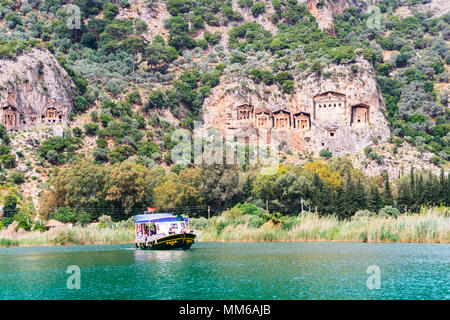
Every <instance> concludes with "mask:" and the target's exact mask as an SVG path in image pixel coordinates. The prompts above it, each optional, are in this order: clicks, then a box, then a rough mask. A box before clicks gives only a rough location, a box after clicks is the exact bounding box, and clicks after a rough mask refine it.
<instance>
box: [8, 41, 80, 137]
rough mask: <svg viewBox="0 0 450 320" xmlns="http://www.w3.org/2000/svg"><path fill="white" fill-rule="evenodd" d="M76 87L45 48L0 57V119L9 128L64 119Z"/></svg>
mask: <svg viewBox="0 0 450 320" xmlns="http://www.w3.org/2000/svg"><path fill="white" fill-rule="evenodd" d="M75 90H76V89H75V86H74V84H73V82H72V80H71V79H70V77H69V76H68V75H67V72H66V71H65V70H64V69H63V68H62V67H61V66H60V65H59V64H58V62H57V61H56V59H55V57H54V56H53V55H52V54H51V53H50V52H49V51H47V50H42V49H31V50H30V51H28V52H24V53H23V54H21V55H19V56H18V57H17V58H16V59H2V60H0V119H1V121H2V122H1V123H2V124H3V125H4V126H5V127H6V128H7V129H8V130H10V131H21V130H24V129H34V128H39V127H42V126H44V125H49V124H50V125H54V124H61V123H65V122H67V119H68V115H69V113H70V111H71V110H72V108H73V101H72V99H73V96H74V93H75Z"/></svg>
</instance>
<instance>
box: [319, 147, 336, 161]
mask: <svg viewBox="0 0 450 320" xmlns="http://www.w3.org/2000/svg"><path fill="white" fill-rule="evenodd" d="M319 155H320V156H321V157H322V158H326V159H329V158H331V157H332V156H333V154H332V153H331V151H330V150H328V149H322V150H320V153H319Z"/></svg>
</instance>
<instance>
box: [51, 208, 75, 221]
mask: <svg viewBox="0 0 450 320" xmlns="http://www.w3.org/2000/svg"><path fill="white" fill-rule="evenodd" d="M51 217H52V219H55V220H58V221H59V222H63V223H67V222H72V223H75V222H76V217H77V214H76V213H75V212H73V211H72V210H70V207H61V208H58V210H56V211H55V212H54V213H53V214H52V215H51Z"/></svg>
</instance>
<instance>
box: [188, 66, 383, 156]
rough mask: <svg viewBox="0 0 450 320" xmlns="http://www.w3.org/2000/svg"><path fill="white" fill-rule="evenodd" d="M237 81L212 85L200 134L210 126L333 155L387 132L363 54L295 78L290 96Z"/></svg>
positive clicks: (252, 138) (288, 147)
mask: <svg viewBox="0 0 450 320" xmlns="http://www.w3.org/2000/svg"><path fill="white" fill-rule="evenodd" d="M355 70H356V73H355ZM240 81H241V79H239V78H238V77H233V76H230V77H228V78H225V79H222V80H221V84H220V85H219V86H218V87H216V88H214V89H213V92H212V94H211V95H210V96H209V97H208V98H207V99H206V100H205V103H204V106H203V119H204V124H203V126H202V127H201V128H199V129H198V130H197V131H198V133H199V134H203V135H205V134H206V129H208V128H215V129H218V130H219V131H220V132H221V133H222V134H223V135H224V136H225V137H227V138H229V137H233V136H234V137H241V138H242V137H244V139H247V140H248V141H249V142H250V143H255V142H256V143H258V144H260V145H261V144H264V143H266V144H271V143H272V142H271V141H273V139H278V142H279V144H280V147H281V150H284V151H288V150H290V151H292V152H300V151H304V152H314V153H315V154H318V153H319V152H320V150H322V149H328V150H330V151H331V152H333V155H343V154H348V153H356V152H361V151H362V150H363V149H364V147H366V146H368V145H371V144H373V143H374V142H377V143H379V142H384V141H387V140H388V138H389V136H390V130H389V127H388V122H387V120H386V117H385V115H384V113H383V110H384V105H383V101H382V98H381V94H380V93H379V91H378V89H377V85H376V81H375V75H374V71H373V68H372V66H371V65H370V64H369V63H368V62H367V61H366V60H364V59H362V58H359V59H358V60H357V62H356V63H355V64H349V65H330V66H328V67H326V68H325V69H324V70H323V71H322V74H321V75H320V76H319V75H316V74H311V75H309V76H307V77H306V78H305V79H296V84H297V86H296V88H295V92H294V93H293V94H289V95H285V94H283V93H282V92H280V90H279V89H278V88H277V87H276V86H271V87H267V86H266V87H265V86H264V85H256V84H254V83H253V82H252V81H251V80H249V81H248V87H243V86H242V85H240ZM246 137H248V138H246Z"/></svg>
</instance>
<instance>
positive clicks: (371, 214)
mask: <svg viewBox="0 0 450 320" xmlns="http://www.w3.org/2000/svg"><path fill="white" fill-rule="evenodd" d="M374 216H376V213H375V212H372V211H370V210H366V209H364V210H358V211H356V213H355V215H354V216H353V218H364V217H374Z"/></svg>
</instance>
